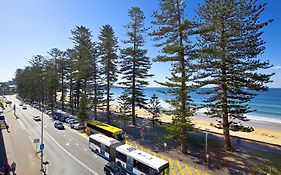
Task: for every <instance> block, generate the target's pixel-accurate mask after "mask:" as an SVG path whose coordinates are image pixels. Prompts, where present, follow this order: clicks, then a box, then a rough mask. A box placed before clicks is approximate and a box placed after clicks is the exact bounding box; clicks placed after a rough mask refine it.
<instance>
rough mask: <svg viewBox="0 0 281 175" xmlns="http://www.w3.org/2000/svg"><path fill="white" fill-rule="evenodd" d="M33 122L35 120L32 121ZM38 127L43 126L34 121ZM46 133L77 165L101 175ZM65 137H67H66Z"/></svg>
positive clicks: (95, 174)
mask: <svg viewBox="0 0 281 175" xmlns="http://www.w3.org/2000/svg"><path fill="white" fill-rule="evenodd" d="M32 121H33V120H32ZM33 122H34V123H35V124H36V125H37V126H39V128H41V126H40V125H39V124H38V123H36V122H35V121H33ZM44 133H45V134H46V135H47V136H48V137H49V138H50V139H51V140H52V141H53V142H54V143H55V144H56V145H57V146H58V147H60V148H61V149H62V150H63V151H64V152H65V153H66V154H68V155H69V156H70V157H71V158H72V159H74V160H75V161H76V162H77V163H79V164H80V165H81V166H83V167H84V168H86V169H87V170H88V171H90V172H91V173H93V174H94V175H99V174H98V173H97V172H95V171H94V170H93V169H91V168H90V167H88V166H87V165H86V164H84V163H83V162H81V161H80V160H79V159H77V158H76V157H75V156H73V155H72V154H71V153H70V152H68V151H67V150H66V149H65V148H64V147H63V146H61V145H60V144H59V143H58V142H57V141H56V140H55V139H54V138H53V137H52V136H51V135H50V134H49V133H48V132H47V131H45V130H44ZM64 136H65V135H64ZM84 150H85V151H87V149H84Z"/></svg>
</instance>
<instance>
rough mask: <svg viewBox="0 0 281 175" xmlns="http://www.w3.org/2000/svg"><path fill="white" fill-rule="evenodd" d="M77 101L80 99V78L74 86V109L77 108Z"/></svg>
mask: <svg viewBox="0 0 281 175" xmlns="http://www.w3.org/2000/svg"><path fill="white" fill-rule="evenodd" d="M79 101H80V80H78V81H77V87H76V110H77V111H78V110H79Z"/></svg>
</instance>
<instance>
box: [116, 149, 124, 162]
mask: <svg viewBox="0 0 281 175" xmlns="http://www.w3.org/2000/svg"><path fill="white" fill-rule="evenodd" d="M116 158H117V159H120V160H121V161H122V162H124V163H126V162H127V156H126V155H124V154H122V153H120V152H119V151H117V152H116Z"/></svg>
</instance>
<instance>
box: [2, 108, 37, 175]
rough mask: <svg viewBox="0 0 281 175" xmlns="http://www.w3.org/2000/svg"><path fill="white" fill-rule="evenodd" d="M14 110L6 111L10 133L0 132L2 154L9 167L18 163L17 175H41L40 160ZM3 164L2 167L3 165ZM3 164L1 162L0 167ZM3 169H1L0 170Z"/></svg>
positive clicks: (3, 130) (4, 130) (8, 109)
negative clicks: (13, 163)
mask: <svg viewBox="0 0 281 175" xmlns="http://www.w3.org/2000/svg"><path fill="white" fill-rule="evenodd" d="M11 109H12V108H9V107H8V108H6V110H5V111H4V115H5V121H6V123H7V124H8V125H9V132H8V131H7V130H6V129H3V127H2V131H1V132H0V133H1V135H0V147H1V149H0V151H1V152H0V153H1V155H4V157H5V160H4V161H6V162H8V163H9V165H11V164H12V162H15V163H16V174H19V175H40V174H42V173H41V172H40V158H39V157H38V156H37V155H36V154H35V149H34V147H33V146H32V141H31V138H30V137H29V135H28V133H27V131H26V129H25V128H24V126H23V124H21V121H20V119H16V117H15V115H14V113H13V111H12V110H11ZM1 163H2V165H1ZM2 166H3V162H1V161H0V167H2ZM0 169H1V168H0Z"/></svg>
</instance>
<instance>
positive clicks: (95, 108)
mask: <svg viewBox="0 0 281 175" xmlns="http://www.w3.org/2000/svg"><path fill="white" fill-rule="evenodd" d="M94 86H95V88H94V93H95V97H94V115H95V119H96V118H97V115H98V114H97V103H98V102H97V100H98V98H97V96H98V94H97V82H96V80H95V85H94Z"/></svg>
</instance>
